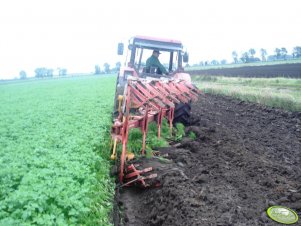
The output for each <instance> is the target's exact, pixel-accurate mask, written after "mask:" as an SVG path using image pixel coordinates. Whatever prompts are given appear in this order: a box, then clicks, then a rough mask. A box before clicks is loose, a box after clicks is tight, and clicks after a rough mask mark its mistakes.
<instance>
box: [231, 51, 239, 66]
mask: <svg viewBox="0 0 301 226" xmlns="http://www.w3.org/2000/svg"><path fill="white" fill-rule="evenodd" d="M232 57H233V60H234V63H235V64H237V63H238V60H237V57H238V55H237V52H236V51H233V52H232Z"/></svg>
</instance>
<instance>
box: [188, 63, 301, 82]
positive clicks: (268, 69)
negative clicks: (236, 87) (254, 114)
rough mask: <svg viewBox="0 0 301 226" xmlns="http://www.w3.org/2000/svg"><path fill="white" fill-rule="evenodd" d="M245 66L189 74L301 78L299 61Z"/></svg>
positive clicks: (195, 71)
mask: <svg viewBox="0 0 301 226" xmlns="http://www.w3.org/2000/svg"><path fill="white" fill-rule="evenodd" d="M247 65H248V64H246V66H244V67H236V68H235V67H233V68H220V69H205V70H192V71H189V74H191V75H222V76H230V77H233V76H239V77H263V78H264V77H267V78H269V77H279V76H280V77H289V78H301V63H294V64H275V65H263V66H247Z"/></svg>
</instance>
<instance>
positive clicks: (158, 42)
mask: <svg viewBox="0 0 301 226" xmlns="http://www.w3.org/2000/svg"><path fill="white" fill-rule="evenodd" d="M132 44H133V45H135V46H139V47H142V48H146V49H160V50H182V48H183V45H182V42H180V41H178V40H174V39H164V38H154V37H148V36H139V35H137V36H134V37H133V38H132Z"/></svg>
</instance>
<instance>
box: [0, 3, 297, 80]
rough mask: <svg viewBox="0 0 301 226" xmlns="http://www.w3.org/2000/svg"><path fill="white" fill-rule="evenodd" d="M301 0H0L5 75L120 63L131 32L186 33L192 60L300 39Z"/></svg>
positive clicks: (0, 71)
mask: <svg viewBox="0 0 301 226" xmlns="http://www.w3.org/2000/svg"><path fill="white" fill-rule="evenodd" d="M300 9H301V2H300V1H299V0H271V1H267V0H252V1H243V0H202V1H197V0H186V1H163V0H152V1H143V0H127V1H125V0H109V1H103V0H72V1H71V0H68V1H67V0H26V1H25V0H6V1H4V0H3V1H1V2H0V79H1V78H11V77H16V76H18V75H19V72H20V70H25V71H26V72H27V74H28V75H29V76H33V75H34V69H35V68H37V67H51V68H57V67H65V68H67V69H68V72H91V71H94V66H95V64H99V65H100V66H103V64H104V63H105V62H108V63H109V64H110V65H111V67H112V66H115V63H116V62H117V61H120V60H121V58H120V57H118V56H117V43H118V42H119V41H124V42H126V41H127V40H128V39H129V38H130V37H131V36H133V35H149V36H155V37H163V38H174V39H179V40H181V41H182V42H183V43H184V45H185V46H186V47H187V50H188V52H189V54H190V64H193V63H198V62H199V61H205V60H213V59H217V60H221V59H227V60H228V61H231V60H232V56H231V53H232V51H234V50H235V51H237V52H238V54H239V55H240V54H241V53H242V52H244V51H248V50H249V49H250V48H255V50H256V51H257V54H258V55H259V49H260V48H265V49H267V51H268V54H273V50H274V49H275V48H276V47H277V48H281V47H286V48H287V50H288V52H289V53H291V51H292V48H293V47H294V46H300V45H301V30H300V26H301V13H300Z"/></svg>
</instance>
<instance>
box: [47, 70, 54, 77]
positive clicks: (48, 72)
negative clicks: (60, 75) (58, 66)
mask: <svg viewBox="0 0 301 226" xmlns="http://www.w3.org/2000/svg"><path fill="white" fill-rule="evenodd" d="M46 70H47V71H46V76H47V77H53V69H46Z"/></svg>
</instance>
